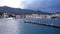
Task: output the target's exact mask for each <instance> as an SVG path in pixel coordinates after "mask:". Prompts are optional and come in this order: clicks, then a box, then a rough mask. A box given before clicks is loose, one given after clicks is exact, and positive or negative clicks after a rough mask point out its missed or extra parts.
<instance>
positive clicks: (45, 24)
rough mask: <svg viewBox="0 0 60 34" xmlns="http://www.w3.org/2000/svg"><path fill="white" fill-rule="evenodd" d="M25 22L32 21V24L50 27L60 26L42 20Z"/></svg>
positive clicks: (59, 26)
mask: <svg viewBox="0 0 60 34" xmlns="http://www.w3.org/2000/svg"><path fill="white" fill-rule="evenodd" d="M24 23H30V24H36V25H43V26H49V27H56V28H60V25H56V24H53V23H52V24H47V23H41V22H35V21H28V20H27V21H26V20H25V21H24Z"/></svg>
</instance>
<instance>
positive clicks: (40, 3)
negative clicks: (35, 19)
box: [0, 0, 60, 12]
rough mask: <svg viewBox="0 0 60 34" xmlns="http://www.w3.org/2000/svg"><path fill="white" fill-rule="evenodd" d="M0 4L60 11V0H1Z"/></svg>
mask: <svg viewBox="0 0 60 34" xmlns="http://www.w3.org/2000/svg"><path fill="white" fill-rule="evenodd" d="M0 6H9V7H14V8H22V9H32V10H40V11H46V12H57V11H60V0H0Z"/></svg>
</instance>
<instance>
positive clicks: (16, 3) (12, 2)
mask: <svg viewBox="0 0 60 34" xmlns="http://www.w3.org/2000/svg"><path fill="white" fill-rule="evenodd" d="M21 3H22V0H3V1H2V0H0V6H10V7H15V8H23V6H22V5H21Z"/></svg>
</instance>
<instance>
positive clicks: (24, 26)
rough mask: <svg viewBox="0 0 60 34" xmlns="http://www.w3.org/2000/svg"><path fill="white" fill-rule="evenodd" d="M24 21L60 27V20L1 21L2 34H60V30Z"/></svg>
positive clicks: (8, 19)
mask: <svg viewBox="0 0 60 34" xmlns="http://www.w3.org/2000/svg"><path fill="white" fill-rule="evenodd" d="M24 20H30V21H36V22H41V23H48V24H51V23H53V24H55V25H60V19H33V18H27V19H20V18H17V19H15V18H3V19H0V34H60V28H55V27H49V26H43V25H36V24H30V23H24Z"/></svg>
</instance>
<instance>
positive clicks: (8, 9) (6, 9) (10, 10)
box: [0, 6, 52, 15]
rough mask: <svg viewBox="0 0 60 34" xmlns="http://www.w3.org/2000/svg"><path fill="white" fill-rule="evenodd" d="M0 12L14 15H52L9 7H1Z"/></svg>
mask: <svg viewBox="0 0 60 34" xmlns="http://www.w3.org/2000/svg"><path fill="white" fill-rule="evenodd" d="M0 12H7V13H14V14H33V13H34V14H49V15H50V14H52V13H48V12H43V11H34V10H29V9H20V8H11V7H8V6H3V7H0Z"/></svg>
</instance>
